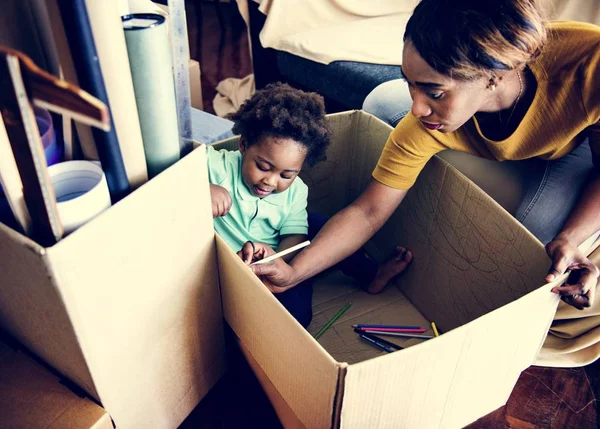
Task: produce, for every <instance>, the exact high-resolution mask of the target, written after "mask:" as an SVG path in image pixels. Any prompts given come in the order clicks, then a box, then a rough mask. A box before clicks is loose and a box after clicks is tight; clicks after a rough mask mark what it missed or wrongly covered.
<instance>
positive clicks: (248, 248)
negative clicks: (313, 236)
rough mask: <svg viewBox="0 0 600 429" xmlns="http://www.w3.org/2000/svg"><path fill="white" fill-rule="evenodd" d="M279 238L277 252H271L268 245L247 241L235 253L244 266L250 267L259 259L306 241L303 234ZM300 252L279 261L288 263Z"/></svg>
mask: <svg viewBox="0 0 600 429" xmlns="http://www.w3.org/2000/svg"><path fill="white" fill-rule="evenodd" d="M281 237H282V239H281V242H280V243H279V246H278V247H277V251H275V250H273V249H272V248H271V246H269V245H268V244H265V243H257V242H250V241H247V242H245V243H244V245H243V246H242V248H241V249H240V251H239V252H237V255H238V256H239V257H240V258H241V259H242V261H244V263H245V264H246V265H250V264H251V263H253V262H256V261H260V260H261V259H264V258H266V257H268V256H271V255H274V254H275V253H277V252H281V251H283V250H285V249H289V248H290V247H293V246H295V245H296V244H300V243H302V242H304V241H306V239H307V236H306V235H304V234H289V235H282V236H281ZM300 250H302V249H300ZM300 250H298V251H296V252H292V253H290V254H288V255H285V256H283V257H282V258H281V259H283V260H284V261H286V262H289V261H291V260H292V259H293V258H294V256H295V255H297V254H298V252H300Z"/></svg>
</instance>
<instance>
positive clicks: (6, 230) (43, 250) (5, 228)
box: [0, 222, 51, 256]
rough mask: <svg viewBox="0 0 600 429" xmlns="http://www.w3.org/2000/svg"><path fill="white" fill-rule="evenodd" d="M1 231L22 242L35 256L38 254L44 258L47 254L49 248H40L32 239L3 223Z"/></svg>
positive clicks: (0, 226)
mask: <svg viewBox="0 0 600 429" xmlns="http://www.w3.org/2000/svg"><path fill="white" fill-rule="evenodd" d="M0 230H2V232H3V233H4V234H6V235H9V236H11V238H12V239H13V240H15V241H20V242H21V243H22V244H24V245H25V247H26V248H27V249H28V250H30V251H31V252H33V253H34V254H36V255H38V256H44V255H45V254H46V252H47V248H45V247H42V246H40V245H39V244H37V243H36V242H35V241H33V240H32V239H31V238H29V237H27V236H26V235H24V234H21V233H20V232H18V231H15V230H14V229H12V228H10V227H8V226H6V225H4V224H3V223H2V222H0ZM50 249H51V247H50Z"/></svg>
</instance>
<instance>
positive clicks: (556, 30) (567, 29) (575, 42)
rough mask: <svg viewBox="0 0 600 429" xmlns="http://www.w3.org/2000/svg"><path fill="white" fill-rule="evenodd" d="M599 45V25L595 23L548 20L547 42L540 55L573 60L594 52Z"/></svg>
mask: <svg viewBox="0 0 600 429" xmlns="http://www.w3.org/2000/svg"><path fill="white" fill-rule="evenodd" d="M599 46H600V27H598V26H597V25H594V24H589V23H587V22H578V21H550V22H549V23H548V44H547V45H546V47H545V48H544V54H543V55H542V57H547V58H549V59H554V60H556V59H561V58H562V59H563V60H573V59H577V58H582V57H586V56H589V55H590V54H591V53H595V52H596V51H597V50H598V47H599ZM546 54H549V55H546Z"/></svg>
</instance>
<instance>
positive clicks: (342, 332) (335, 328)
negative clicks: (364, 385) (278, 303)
mask: <svg viewBox="0 0 600 429" xmlns="http://www.w3.org/2000/svg"><path fill="white" fill-rule="evenodd" d="M348 302H351V303H352V306H351V307H350V308H349V309H348V311H346V312H345V313H344V314H343V315H342V317H340V318H339V319H338V320H337V321H336V322H335V323H334V324H333V325H332V326H331V327H330V328H329V330H327V331H326V332H325V334H323V336H322V337H321V338H319V343H320V344H321V345H322V346H323V347H324V348H325V350H327V351H328V352H329V353H330V354H331V356H333V358H334V359H336V360H337V361H338V362H347V363H349V364H353V363H357V362H362V361H364V360H367V359H371V358H374V357H378V356H383V355H385V354H386V352H384V351H382V350H379V349H377V348H375V347H373V346H372V345H370V344H368V343H366V342H365V341H363V340H361V339H360V337H359V336H358V335H357V334H356V332H354V328H352V325H353V324H358V323H371V324H390V325H417V326H423V327H424V328H427V332H426V334H429V335H433V332H432V331H431V328H430V327H429V322H428V321H427V319H425V318H424V317H423V315H422V314H421V313H420V312H419V311H418V310H417V309H416V308H415V307H414V306H413V305H412V304H411V303H410V301H408V300H407V299H406V297H405V296H404V295H403V294H402V292H400V291H399V290H398V288H395V287H392V286H390V287H387V288H385V289H384V290H383V292H381V293H379V294H377V295H370V294H368V293H367V292H365V291H363V290H362V289H361V288H360V285H359V284H358V283H356V281H355V280H353V279H350V278H348V277H346V276H344V275H343V274H341V273H340V272H339V271H334V272H331V273H326V274H325V275H322V276H319V277H318V278H317V279H316V281H315V295H314V297H313V321H312V323H311V324H310V326H309V327H308V328H309V329H308V331H309V332H310V333H311V334H313V335H314V334H316V333H317V332H318V331H319V329H321V327H323V326H324V325H325V324H326V323H327V322H328V321H329V320H331V318H332V317H333V316H334V315H335V314H336V313H337V312H338V311H339V309H340V308H342V307H343V306H344V305H345V304H346V303H348ZM385 339H386V340H388V341H391V342H394V343H396V344H398V345H400V346H402V347H410V346H412V345H415V344H419V343H420V342H422V341H423V340H418V339H407V338H392V337H385Z"/></svg>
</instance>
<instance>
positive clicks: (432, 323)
mask: <svg viewBox="0 0 600 429" xmlns="http://www.w3.org/2000/svg"><path fill="white" fill-rule="evenodd" d="M431 327H432V328H433V333H434V335H435V336H436V337H439V336H440V333H439V332H438V330H437V326H435V322H431Z"/></svg>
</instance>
